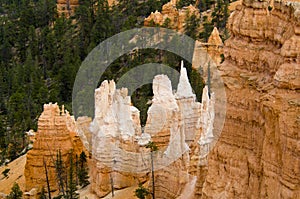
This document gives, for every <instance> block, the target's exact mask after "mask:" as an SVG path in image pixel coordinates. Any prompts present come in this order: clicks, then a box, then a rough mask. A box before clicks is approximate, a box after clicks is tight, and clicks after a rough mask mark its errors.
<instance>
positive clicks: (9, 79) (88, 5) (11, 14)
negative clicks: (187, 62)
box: [0, 0, 197, 189]
mask: <svg viewBox="0 0 300 199" xmlns="http://www.w3.org/2000/svg"><path fill="white" fill-rule="evenodd" d="M168 1H169V0H162V1H160V0H147V1H138V0H120V1H118V4H116V5H114V6H113V7H112V8H109V7H108V3H107V0H79V6H78V8H77V9H76V13H75V15H74V16H73V17H70V18H65V17H63V16H62V17H58V14H57V11H56V1H53V0H34V1H31V0H22V1H19V0H10V1H8V0H0V5H1V6H0V7H1V9H0V13H3V14H1V17H0V90H1V92H0V151H1V160H4V159H6V158H9V159H11V160H12V159H14V158H16V157H18V156H19V154H20V152H21V151H23V149H24V148H26V145H27V144H28V143H27V142H26V140H27V139H26V137H25V132H26V131H28V130H30V129H33V130H36V128H37V121H38V117H39V115H40V114H41V112H42V107H43V104H44V103H48V102H58V104H60V105H61V104H65V107H67V108H68V110H69V111H70V112H71V113H72V109H71V107H72V106H71V100H72V99H71V97H72V88H73V84H74V80H75V76H76V73H77V71H78V69H79V67H80V64H81V62H82V61H83V60H84V59H85V58H86V56H87V55H88V53H89V52H90V51H91V50H92V49H93V48H94V47H95V46H97V45H98V44H99V43H100V42H102V41H104V40H105V39H107V38H108V37H110V36H112V35H115V34H117V33H119V32H121V31H124V30H128V29H132V28H137V27H142V26H143V22H144V18H145V17H146V16H148V15H149V14H150V13H151V12H154V11H155V10H158V11H160V10H161V8H162V5H163V4H165V3H166V2H168ZM182 2H184V1H182ZM187 2H189V1H186V2H185V3H187ZM74 19H76V20H74ZM194 22H195V21H193V19H192V18H191V20H190V22H189V24H188V30H189V32H187V34H189V35H190V36H192V37H193V38H196V37H197V35H195V32H194V31H193V30H195V27H194ZM170 23H171V21H170V19H166V20H165V22H164V24H163V27H166V28H168V27H169V26H170ZM153 25H154V26H157V25H156V24H153ZM132 54H133V55H134V56H132V55H129V54H128V55H124V56H122V57H120V59H118V60H116V61H115V62H114V63H112V64H111V66H112V67H110V69H108V70H107V72H106V73H105V74H104V75H103V78H105V79H116V80H117V79H118V78H119V77H121V76H122V75H123V74H124V73H125V72H126V71H129V70H130V69H131V68H133V67H135V66H137V65H140V64H144V63H151V62H157V63H163V64H166V65H169V66H172V67H173V68H175V69H176V70H178V69H179V64H180V59H181V58H180V57H178V56H176V55H174V54H172V53H169V52H163V51H160V50H149V49H146V50H140V51H136V52H133V53H132ZM101 80H103V79H101ZM194 90H195V89H194ZM151 98H152V90H151V85H145V86H143V87H141V88H139V89H138V90H137V91H135V92H134V94H133V97H132V101H133V103H134V105H136V106H137V107H138V108H139V109H140V110H141V120H142V124H145V123H146V119H147V118H146V113H147V109H148V107H149V105H147V104H146V103H147V102H148V101H149V100H151ZM63 166H64V165H58V168H60V172H62V171H63V170H65V168H64V167H63ZM86 172H87V171H83V174H82V176H85V177H83V178H86ZM65 173H66V172H65V171H64V172H63V173H61V174H62V175H63V178H64V181H65V179H66V174H65ZM85 184H87V181H85V182H82V185H85ZM64 189H66V186H65V185H64Z"/></svg>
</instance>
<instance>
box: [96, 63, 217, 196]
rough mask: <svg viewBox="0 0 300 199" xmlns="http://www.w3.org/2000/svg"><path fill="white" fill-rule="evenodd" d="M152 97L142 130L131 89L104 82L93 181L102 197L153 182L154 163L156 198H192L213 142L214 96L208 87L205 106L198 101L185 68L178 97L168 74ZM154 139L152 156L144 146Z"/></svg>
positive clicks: (159, 77)
mask: <svg viewBox="0 0 300 199" xmlns="http://www.w3.org/2000/svg"><path fill="white" fill-rule="evenodd" d="M153 94H154V96H153V100H152V104H151V106H150V107H149V110H148V117H147V122H146V126H145V127H144V128H143V130H142V128H141V126H140V123H139V111H138V110H137V109H136V108H135V107H134V106H132V105H131V101H130V97H129V96H128V94H127V89H126V88H122V89H116V86H115V83H114V81H110V82H108V81H104V82H102V84H101V86H100V87H99V88H98V89H96V91H95V118H94V120H93V122H92V124H91V132H92V133H93V136H92V159H93V166H92V169H91V170H92V174H91V176H92V179H91V180H92V181H91V183H92V190H93V191H94V192H95V193H96V194H97V195H98V196H99V197H102V196H105V195H107V194H108V193H109V192H110V191H111V188H112V186H113V187H114V188H116V189H121V188H125V187H129V186H132V185H136V184H138V183H139V182H146V181H150V178H149V174H150V172H151V170H152V167H151V161H152V160H153V162H154V164H153V165H154V170H155V184H156V185H155V186H156V191H155V194H156V197H158V198H174V197H179V196H180V197H182V198H187V197H192V196H193V194H194V192H193V191H194V189H195V186H196V182H197V181H198V178H197V175H198V174H199V173H197V168H199V167H198V166H199V165H201V162H202V164H206V160H207V154H208V151H205V150H203V152H206V153H201V154H200V148H203V147H204V149H209V144H210V143H211V142H212V140H213V138H214V135H213V134H212V124H213V121H214V114H213V113H211V112H212V111H214V110H213V107H214V101H215V99H214V95H213V94H212V95H211V98H209V97H208V90H207V88H205V89H204V93H203V100H202V103H200V102H197V101H196V97H195V94H194V93H193V92H192V88H191V85H190V83H189V80H188V77H187V72H186V69H185V68H184V67H183V65H182V67H181V75H180V80H179V84H178V89H177V92H176V93H175V94H174V93H173V91H172V86H171V81H170V80H169V78H168V77H167V76H166V75H157V76H155V78H154V80H153ZM149 141H153V142H154V143H155V144H156V145H157V146H158V148H159V150H158V151H156V152H153V154H152V155H151V154H150V151H149V149H146V148H145V145H146V144H147V143H148V142H149ZM200 155H201V157H200ZM151 157H153V159H152V160H151ZM199 179H200V178H199ZM150 188H151V187H150ZM188 195H190V196H188Z"/></svg>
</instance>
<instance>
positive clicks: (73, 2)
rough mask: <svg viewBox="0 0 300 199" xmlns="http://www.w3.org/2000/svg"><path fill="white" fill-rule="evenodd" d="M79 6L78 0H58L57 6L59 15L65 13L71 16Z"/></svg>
mask: <svg viewBox="0 0 300 199" xmlns="http://www.w3.org/2000/svg"><path fill="white" fill-rule="evenodd" d="M78 6H79V1H78V0H57V1H56V7H57V12H58V14H59V15H65V16H67V17H69V16H70V15H72V14H73V13H74V12H75V9H76V8H77V7H78Z"/></svg>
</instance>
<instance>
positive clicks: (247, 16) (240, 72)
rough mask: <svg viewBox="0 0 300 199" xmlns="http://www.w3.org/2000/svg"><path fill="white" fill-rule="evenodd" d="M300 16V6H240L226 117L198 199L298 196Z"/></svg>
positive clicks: (228, 47)
mask: <svg viewBox="0 0 300 199" xmlns="http://www.w3.org/2000/svg"><path fill="white" fill-rule="evenodd" d="M270 3H271V4H270ZM299 13H300V3H297V2H283V1H274V2H270V1H265V0H260V1H256V0H244V1H243V2H242V5H240V6H237V10H236V11H235V12H234V13H233V14H232V15H231V17H230V20H229V23H228V28H229V30H230V32H231V37H230V38H229V39H228V40H227V41H226V43H225V48H224V53H225V62H224V63H223V64H222V65H221V67H220V70H221V71H222V77H223V80H224V83H225V86H226V93H227V102H228V103H227V116H226V121H225V125H224V128H223V132H222V136H221V138H220V139H219V142H218V143H217V146H216V147H215V148H214V150H213V152H212V154H211V155H210V158H209V164H208V174H207V177H206V180H205V183H204V188H203V198H294V199H296V198H300V134H299V133H300V128H299V126H300V93H299V89H300V14H299Z"/></svg>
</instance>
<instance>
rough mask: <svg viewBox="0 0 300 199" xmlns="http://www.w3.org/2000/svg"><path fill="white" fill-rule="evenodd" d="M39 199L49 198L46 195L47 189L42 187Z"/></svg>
mask: <svg viewBox="0 0 300 199" xmlns="http://www.w3.org/2000/svg"><path fill="white" fill-rule="evenodd" d="M39 199H47V196H46V193H45V187H42V189H41V194H40V196H39Z"/></svg>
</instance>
